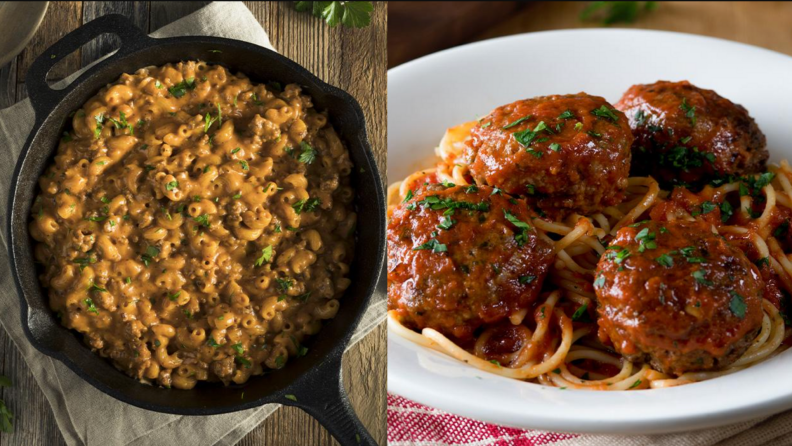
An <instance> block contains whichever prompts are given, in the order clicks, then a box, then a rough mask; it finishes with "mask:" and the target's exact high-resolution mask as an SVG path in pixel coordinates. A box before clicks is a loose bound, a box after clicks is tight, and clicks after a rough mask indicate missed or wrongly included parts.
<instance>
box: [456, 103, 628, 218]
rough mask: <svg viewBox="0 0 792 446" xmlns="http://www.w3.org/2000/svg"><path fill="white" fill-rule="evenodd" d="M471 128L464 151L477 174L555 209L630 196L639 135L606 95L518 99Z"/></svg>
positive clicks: (592, 207)
mask: <svg viewBox="0 0 792 446" xmlns="http://www.w3.org/2000/svg"><path fill="white" fill-rule="evenodd" d="M470 133H471V137H470V138H469V139H468V140H467V143H466V145H467V148H466V149H465V157H466V159H467V161H468V162H469V164H470V172H471V175H472V177H473V179H474V180H475V181H476V182H477V183H478V184H486V185H490V186H494V187H497V188H499V189H502V190H503V191H504V192H507V193H510V194H515V195H522V196H525V197H526V199H527V200H528V201H529V202H530V203H531V204H534V205H535V206H537V207H538V208H539V209H541V210H543V211H545V212H547V213H548V214H550V215H553V216H557V215H564V214H568V213H570V212H579V213H591V212H595V211H598V210H601V209H602V208H604V207H607V206H610V205H614V204H618V203H619V202H620V201H621V200H622V199H623V198H624V190H625V189H626V188H627V176H628V174H629V170H630V147H631V144H632V141H633V136H632V132H631V131H630V127H629V125H628V122H627V118H626V117H625V116H624V115H623V114H622V113H621V112H619V111H618V110H616V109H614V108H613V106H611V105H610V104H609V103H607V102H606V101H605V99H603V98H601V97H598V96H589V95H587V94H585V93H579V94H575V95H563V96H544V97H538V98H533V99H525V100H521V101H517V102H513V103H511V104H508V105H504V106H501V107H498V108H496V109H495V110H494V111H492V112H491V113H490V114H489V115H488V116H486V117H484V118H482V119H481V120H479V122H478V124H477V125H476V126H474V127H473V128H472V129H471V131H470Z"/></svg>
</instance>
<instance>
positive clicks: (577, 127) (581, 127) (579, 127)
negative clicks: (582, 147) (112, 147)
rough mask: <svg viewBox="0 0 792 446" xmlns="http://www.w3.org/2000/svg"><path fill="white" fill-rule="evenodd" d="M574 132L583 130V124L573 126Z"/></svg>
mask: <svg viewBox="0 0 792 446" xmlns="http://www.w3.org/2000/svg"><path fill="white" fill-rule="evenodd" d="M575 130H577V131H578V132H579V131H581V130H583V123H582V122H578V123H576V124H575Z"/></svg>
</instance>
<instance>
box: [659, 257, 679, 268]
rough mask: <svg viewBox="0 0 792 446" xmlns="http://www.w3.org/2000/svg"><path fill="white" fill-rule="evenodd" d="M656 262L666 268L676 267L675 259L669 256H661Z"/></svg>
mask: <svg viewBox="0 0 792 446" xmlns="http://www.w3.org/2000/svg"><path fill="white" fill-rule="evenodd" d="M655 260H656V261H657V263H659V264H661V265H663V266H665V267H666V268H671V267H672V266H674V259H673V258H672V257H671V256H670V255H668V254H661V255H660V257H657V258H656V259H655Z"/></svg>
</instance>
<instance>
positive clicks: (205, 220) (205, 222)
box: [193, 214, 211, 228]
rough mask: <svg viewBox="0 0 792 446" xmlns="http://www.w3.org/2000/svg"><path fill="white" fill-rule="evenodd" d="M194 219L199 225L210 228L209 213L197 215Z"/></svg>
mask: <svg viewBox="0 0 792 446" xmlns="http://www.w3.org/2000/svg"><path fill="white" fill-rule="evenodd" d="M193 221H195V222H196V223H198V224H199V225H201V226H203V227H205V228H208V227H209V226H210V225H211V223H210V222H209V215H207V214H203V215H199V216H197V217H193Z"/></svg>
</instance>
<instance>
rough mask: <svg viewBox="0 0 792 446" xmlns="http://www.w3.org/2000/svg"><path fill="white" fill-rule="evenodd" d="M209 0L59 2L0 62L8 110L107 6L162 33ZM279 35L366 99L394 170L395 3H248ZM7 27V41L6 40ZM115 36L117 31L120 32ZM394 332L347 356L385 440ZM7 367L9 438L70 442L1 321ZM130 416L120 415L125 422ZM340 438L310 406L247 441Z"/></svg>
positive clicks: (0, 442) (97, 45)
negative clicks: (56, 51) (389, 132)
mask: <svg viewBox="0 0 792 446" xmlns="http://www.w3.org/2000/svg"><path fill="white" fill-rule="evenodd" d="M207 3H209V2H149V1H142V2H132V1H112V2H110V1H102V2H87V1H86V2H81V1H77V2H50V4H49V8H48V10H47V14H46V16H45V17H44V21H43V22H42V23H41V27H40V28H39V29H38V31H37V32H36V35H35V36H34V37H33V39H32V40H31V41H30V42H29V43H28V45H27V47H26V48H25V50H24V51H22V53H21V54H20V55H19V56H17V57H16V58H14V59H13V60H12V61H11V62H9V63H8V64H6V65H5V66H3V67H0V108H5V107H8V106H10V105H12V104H14V103H15V102H18V101H21V100H23V99H25V98H26V97H27V92H26V90H25V74H26V73H27V69H28V67H30V64H31V63H32V62H33V60H35V58H36V57H37V56H38V55H39V54H41V53H42V52H43V51H44V50H45V49H47V47H49V46H50V45H52V44H53V43H55V42H56V41H57V40H58V39H60V38H61V37H63V36H64V35H65V34H66V33H68V32H70V31H72V30H74V29H75V28H77V27H79V26H80V25H82V24H83V23H86V22H89V21H91V20H93V19H95V18H97V17H99V16H102V15H105V14H113V13H115V14H123V15H125V16H127V17H129V18H131V19H132V21H133V22H134V23H135V24H136V25H137V26H138V27H140V28H141V29H144V30H148V31H149V32H152V31H155V30H157V29H158V28H161V27H163V26H165V25H167V24H168V23H170V22H173V21H175V20H178V19H179V18H181V17H183V16H185V15H188V14H190V13H192V12H194V11H196V10H198V9H200V8H201V7H203V6H205V5H206V4H207ZM245 4H246V5H247V7H248V9H250V11H251V12H252V13H253V15H254V16H255V17H256V18H257V19H258V21H259V22H260V23H261V24H262V26H263V27H264V29H265V30H266V31H267V33H268V34H269V37H270V40H271V41H272V44H273V46H274V47H275V48H276V49H277V50H278V51H279V52H280V53H281V54H283V55H285V56H286V57H288V58H290V59H292V60H294V61H296V62H297V63H299V64H300V65H302V66H304V67H305V68H307V69H308V70H309V71H311V72H312V73H314V74H316V75H317V76H319V77H320V78H322V79H323V80H325V81H327V82H329V83H330V84H333V85H336V86H338V87H339V88H342V89H344V90H346V91H348V92H349V93H351V94H352V95H353V96H355V98H357V100H358V102H360V105H361V106H362V107H363V111H364V113H365V114H366V122H367V125H368V134H369V139H370V141H371V145H372V147H373V148H374V154H375V157H376V158H377V163H378V165H379V168H380V171H381V172H382V174H383V181H384V174H385V156H386V155H385V154H386V150H385V105H386V97H385V88H386V68H385V47H386V44H385V39H386V31H385V30H386V27H387V16H386V6H385V5H384V4H377V5H376V6H375V8H374V13H373V14H372V20H371V25H370V26H368V27H366V28H363V29H356V30H350V29H346V28H341V27H338V28H334V29H330V28H329V27H328V26H327V25H326V24H325V23H324V21H322V20H320V19H318V18H315V17H313V16H311V15H310V14H308V13H298V12H296V11H294V2H245ZM2 38H3V37H2V31H0V39H2ZM113 38H114V37H113ZM114 48H115V46H113V42H111V41H110V40H109V39H107V38H102V37H100V38H99V39H96V40H94V41H93V42H91V43H89V44H87V45H85V46H84V47H83V48H82V49H81V50H78V51H75V52H74V53H73V54H71V55H70V56H68V57H66V58H65V59H64V60H63V61H61V62H60V63H59V64H58V65H56V66H55V67H54V69H53V70H52V71H51V72H50V79H51V80H57V79H61V78H63V77H65V76H67V75H69V74H71V73H73V72H74V71H76V70H78V69H79V68H80V67H82V66H84V65H86V64H88V63H90V62H92V61H94V60H96V59H98V58H99V57H101V56H102V55H104V54H107V52H108V51H110V50H111V49H114ZM385 341H386V331H385V324H384V323H383V324H381V325H380V326H379V327H378V328H377V329H375V330H374V331H373V332H372V333H370V334H369V335H368V336H367V337H366V338H364V339H363V340H362V341H360V342H359V343H358V344H357V345H355V346H354V347H353V348H352V350H351V351H350V352H348V353H347V354H346V355H345V356H344V384H345V385H346V388H347V390H348V391H349V396H350V399H351V401H352V406H354V408H355V410H356V411H357V413H358V416H359V417H360V419H361V421H362V422H363V424H365V425H366V427H367V428H368V429H369V431H370V432H371V434H372V436H373V437H374V438H375V439H376V440H377V441H378V442H379V443H380V444H383V445H384V444H385V405H386V391H385V383H386V375H387V370H386V342H385ZM0 375H5V376H8V377H9V378H11V380H12V382H13V386H12V387H6V388H2V390H0V398H2V399H3V400H4V401H5V403H6V405H8V407H9V409H11V411H12V412H13V413H14V416H15V418H14V433H13V434H2V435H0V446H4V445H9V446H10V445H19V446H52V445H62V444H65V443H64V440H63V437H62V436H61V434H60V431H59V430H58V427H57V425H56V424H55V419H54V418H53V416H52V409H51V407H50V405H49V403H48V402H47V401H46V398H45V397H44V394H43V393H42V392H41V390H40V389H39V388H38V385H37V384H36V382H35V380H34V378H33V375H31V374H30V372H29V371H28V369H27V366H26V365H25V362H24V361H23V360H22V357H21V356H20V354H19V352H18V351H17V349H16V348H15V347H14V346H13V344H12V343H11V339H10V338H9V337H8V336H7V335H6V334H5V331H4V330H2V329H0ZM122 422H123V420H119V423H122ZM329 444H336V445H337V444H338V443H337V442H336V441H335V440H333V439H332V437H331V436H330V434H328V433H327V431H325V430H324V428H322V427H321V426H320V425H319V423H317V422H316V421H315V420H314V419H313V418H311V417H309V416H308V415H306V414H305V413H303V412H302V411H301V410H300V409H297V408H293V407H283V408H281V409H280V410H278V411H277V412H275V414H273V415H272V416H271V417H269V418H267V419H266V420H265V421H264V422H263V423H262V424H261V425H259V426H258V427H257V428H256V429H254V430H253V431H252V432H250V434H248V435H247V436H246V437H245V438H243V439H242V441H240V442H239V445H238V446H252V445H256V446H259V445H316V446H319V445H321V446H324V445H329Z"/></svg>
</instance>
